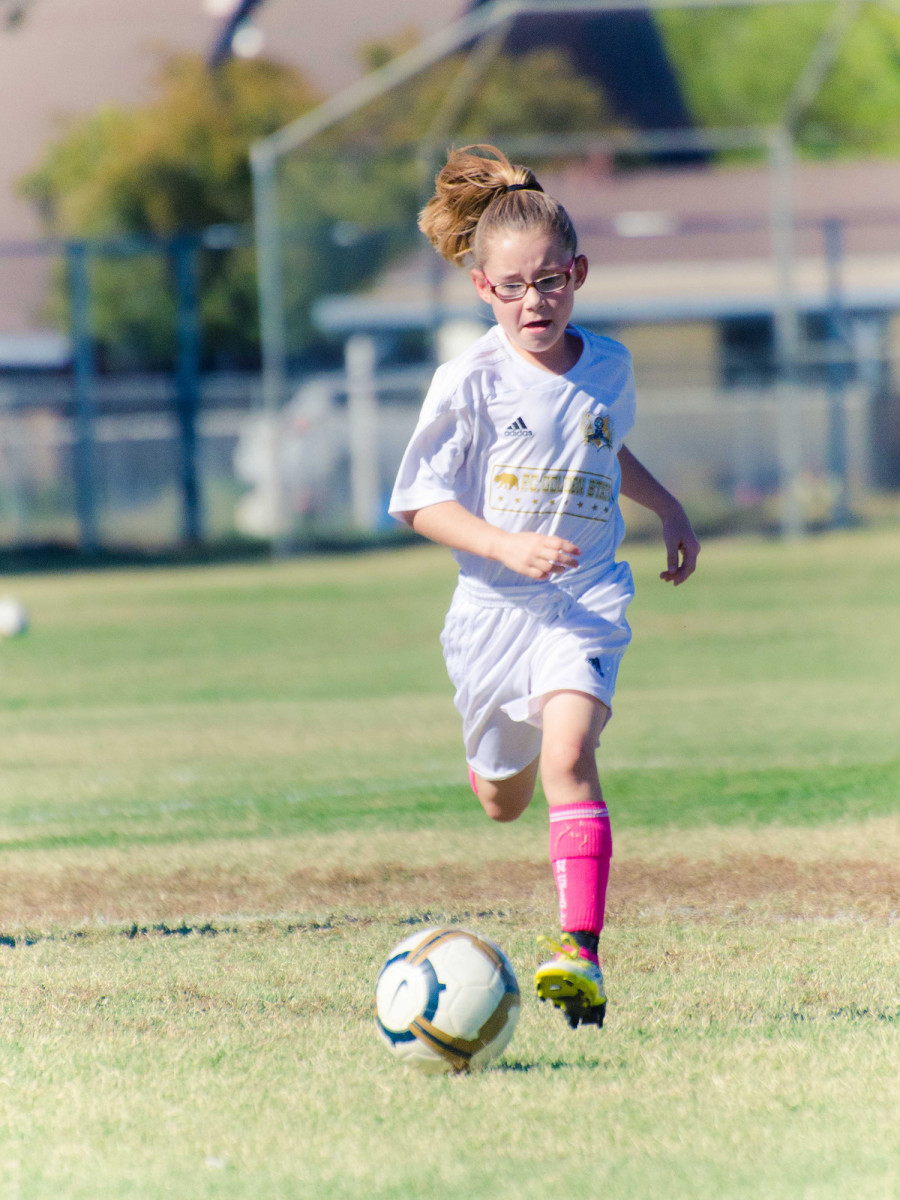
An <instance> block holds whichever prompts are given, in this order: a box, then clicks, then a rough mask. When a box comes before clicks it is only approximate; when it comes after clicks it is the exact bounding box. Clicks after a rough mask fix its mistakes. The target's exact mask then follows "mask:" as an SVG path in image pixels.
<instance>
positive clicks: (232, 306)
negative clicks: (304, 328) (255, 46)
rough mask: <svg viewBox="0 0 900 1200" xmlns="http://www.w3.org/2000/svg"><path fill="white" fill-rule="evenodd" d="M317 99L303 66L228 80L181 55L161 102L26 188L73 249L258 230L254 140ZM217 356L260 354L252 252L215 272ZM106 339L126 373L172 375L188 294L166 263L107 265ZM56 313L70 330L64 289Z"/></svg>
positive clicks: (100, 291)
mask: <svg viewBox="0 0 900 1200" xmlns="http://www.w3.org/2000/svg"><path fill="white" fill-rule="evenodd" d="M316 99H317V97H316V96H315V95H314V94H313V92H312V91H311V89H310V88H309V87H308V86H307V85H306V84H305V82H304V81H303V79H302V78H301V77H300V76H299V75H298V74H297V73H296V72H294V71H292V70H291V69H289V68H287V67H284V66H280V65H277V64H275V63H272V62H266V61H260V60H253V61H241V60H235V61H232V62H229V63H228V64H227V65H225V66H224V67H222V68H221V69H220V70H219V71H218V72H216V73H215V74H211V73H210V71H209V70H208V68H207V67H206V64H205V63H204V62H203V61H202V60H201V59H199V58H193V57H176V58H172V59H170V60H169V61H167V62H166V63H165V64H164V65H163V67H162V69H161V71H160V74H159V79H158V93H157V95H156V97H155V98H154V99H153V100H152V101H151V102H150V103H149V104H147V105H144V106H141V107H136V108H131V109H123V108H109V109H106V110H103V111H101V112H99V113H97V114H95V115H93V116H91V117H88V118H87V119H85V120H82V121H80V122H79V123H77V124H76V125H74V126H72V127H71V128H70V129H69V130H68V132H67V133H66V134H65V135H64V136H63V137H62V138H61V139H60V140H59V141H57V142H56V143H55V144H53V145H51V146H50V148H49V150H48V151H47V154H46V157H45V159H44V162H43V163H42V164H41V165H40V166H39V167H38V168H37V169H36V170H35V171H33V172H32V173H31V174H30V175H29V176H27V177H26V179H25V180H24V181H23V184H22V187H23V190H24V192H25V194H26V195H27V196H29V197H30V198H31V199H32V200H33V201H34V203H35V204H36V205H37V207H38V210H39V212H40V213H41V216H42V218H43V221H44V224H45V226H46V228H47V230H48V232H49V233H51V234H53V235H57V236H61V237H67V238H91V239H104V238H107V239H108V238H114V237H117V236H120V235H136V236H137V237H148V238H169V237H172V236H175V235H179V234H189V233H198V232H199V231H201V230H204V229H208V228H210V227H212V226H217V225H228V226H235V225H236V226H240V227H248V225H249V222H250V220H251V218H252V204H253V202H252V188H251V177H250V166H249V159H248V152H249V147H250V145H251V143H252V142H253V141H254V140H255V139H256V138H259V137H263V136H265V135H267V134H269V133H272V132H273V131H275V130H276V129H279V128H280V127H281V126H283V125H284V124H286V123H287V122H288V121H290V120H292V119H293V118H294V117H296V116H298V115H299V114H300V113H302V112H303V111H304V110H305V109H307V108H309V107H310V106H311V105H312V104H314V103H315V101H316ZM201 272H202V278H201V295H202V298H203V299H202V317H203V326H204V344H205V351H206V355H207V358H209V359H222V358H223V357H227V358H230V359H232V360H235V361H239V362H240V361H244V362H246V361H248V360H253V358H254V356H255V354H256V353H257V344H258V336H257V315H256V284H255V278H254V263H253V254H252V250H251V249H250V248H249V246H248V247H247V248H244V249H233V250H229V251H228V252H224V251H208V252H205V253H204V254H203V256H202V261H201ZM92 290H93V300H94V304H93V311H92V321H93V329H94V334H95V336H96V338H97V339H98V341H99V342H100V343H101V345H102V346H103V347H104V351H105V357H106V358H107V359H108V361H110V362H111V363H112V365H127V366H142V367H160V366H166V365H168V364H169V363H170V362H171V358H172V353H173V324H174V297H173V288H172V283H171V278H170V270H169V265H168V263H167V262H166V260H165V258H163V257H161V256H160V254H159V252H147V253H142V254H134V255H131V254H129V255H128V256H127V257H122V256H103V257H100V258H95V260H94V265H93V271H92ZM50 312H51V316H53V317H54V318H55V319H56V320H57V321H58V322H59V323H67V319H68V318H67V298H66V289H65V285H64V280H63V279H62V278H59V279H58V280H57V284H56V289H55V294H54V296H53V297H52V299H51V302H50Z"/></svg>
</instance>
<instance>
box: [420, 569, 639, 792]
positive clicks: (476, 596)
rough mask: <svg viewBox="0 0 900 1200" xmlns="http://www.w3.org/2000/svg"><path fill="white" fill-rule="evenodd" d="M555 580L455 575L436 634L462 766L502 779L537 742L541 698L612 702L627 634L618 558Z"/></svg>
mask: <svg viewBox="0 0 900 1200" xmlns="http://www.w3.org/2000/svg"><path fill="white" fill-rule="evenodd" d="M567 585H568V586H567V587H566V588H563V587H562V586H561V585H560V584H558V583H536V584H524V585H521V586H518V587H512V588H490V587H487V586H485V585H484V584H480V583H477V582H475V581H473V580H470V579H468V578H466V577H460V580H459V584H458V585H457V588H456V591H455V593H454V595H453V601H452V603H451V605H450V611H449V612H448V613H447V619H446V622H445V624H444V631H443V633H442V635H441V645H442V646H443V648H444V659H445V661H446V663H447V671H448V673H449V675H450V680H451V682H452V684H453V686H454V687H455V688H456V695H455V697H454V703H455V705H456V707H457V709H458V710H459V712H460V714H461V716H462V720H463V739H464V741H465V747H466V758H467V760H468V763H469V766H470V767H472V769H473V770H474V771H475V772H476V773H477V774H478V775H480V776H481V777H482V779H508V778H509V776H511V775H515V774H517V773H518V772H519V771H521V770H522V769H523V768H524V767H526V766H528V764H529V763H530V762H533V761H534V759H535V758H537V756H538V754H539V753H540V749H541V722H542V716H541V701H542V697H544V696H546V695H547V694H548V693H550V692H556V691H578V692H586V693H587V694H588V695H590V696H596V697H597V699H598V700H602V701H603V703H604V704H605V705H607V707H609V708H612V698H613V693H614V691H615V688H616V676H617V675H618V672H619V663H620V662H621V661H622V655H623V654H624V653H625V650H626V648H627V647H628V643H629V642H630V641H631V630H630V628H629V626H628V622H627V621H626V620H625V611H626V609H627V608H628V604H629V602H630V600H631V598H632V596H633V595H634V583H633V581H632V578H631V570H630V569H629V566H628V564H627V563H614V564H613V565H612V566H611V567H609V568H607V569H606V570H605V571H603V572H592V573H586V574H585V575H584V576H582V577H580V578H579V577H578V576H577V575H573V576H572V577H571V584H569V581H568V580H567Z"/></svg>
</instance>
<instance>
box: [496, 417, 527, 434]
mask: <svg viewBox="0 0 900 1200" xmlns="http://www.w3.org/2000/svg"><path fill="white" fill-rule="evenodd" d="M503 436H504V437H534V434H533V433H532V432H531V430H530V429H529V428H528V426H527V425H526V424H525V422H524V421H523V420H522V418H521V417H517V418H516V419H515V421H513V423H512V425H508V426H507V427H506V429H504V431H503Z"/></svg>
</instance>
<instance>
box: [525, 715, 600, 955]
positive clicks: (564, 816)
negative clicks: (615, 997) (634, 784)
mask: <svg viewBox="0 0 900 1200" xmlns="http://www.w3.org/2000/svg"><path fill="white" fill-rule="evenodd" d="M609 715H610V713H609V709H608V708H607V706H606V705H605V704H603V703H602V701H600V700H597V699H596V698H595V697H594V696H588V695H587V694H586V693H584V692H553V693H551V694H550V695H549V696H547V697H546V698H545V701H544V708H543V723H544V742H543V751H542V754H541V778H542V781H543V784H544V792H545V794H546V796H547V803H548V804H549V806H550V858H551V861H552V863H553V870H554V874H555V876H556V884H557V889H558V892H559V907H560V924H561V926H562V929H563V932H564V933H571V934H573V935H574V936H575V940H576V941H577V942H578V943H579V945H580V946H582V947H584V948H585V949H586V950H587V951H588V952H589V953H590V955H591V957H592V958H595V956H596V953H597V942H598V938H599V934H600V931H601V929H602V928H603V917H604V911H605V907H606V889H607V884H608V882H609V866H610V858H611V856H612V836H611V832H610V826H609V815H608V813H607V810H606V805H605V803H604V801H603V792H602V790H601V787H600V778H599V776H598V774H597V757H596V754H597V743H598V741H599V739H600V734H601V733H602V731H603V727H604V726H605V725H606V722H607V721H608V720H609Z"/></svg>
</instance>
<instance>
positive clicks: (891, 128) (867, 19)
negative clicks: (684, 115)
mask: <svg viewBox="0 0 900 1200" xmlns="http://www.w3.org/2000/svg"><path fill="white" fill-rule="evenodd" d="M833 12H834V6H833V5H832V4H824V3H823V4H812V5H803V6H800V5H779V4H773V5H771V6H764V7H762V8H751V9H737V8H736V9H722V10H718V11H716V10H712V11H705V10H699V9H696V10H685V9H680V10H679V9H668V10H662V11H660V12H658V13H657V14H656V20H657V22H658V24H659V26H660V29H661V30H662V33H663V37H664V39H665V43H666V46H667V49H668V51H669V53H670V55H671V57H672V60H673V62H674V64H675V68H676V71H677V73H678V76H679V79H680V81H681V85H682V87H683V89H684V91H685V95H686V98H687V102H688V107H689V109H690V111H691V113H692V115H693V117H694V119H695V121H696V122H697V123H698V124H700V125H709V126H714V127H727V126H732V125H739V126H740V125H767V124H777V123H778V122H779V121H780V120H781V119H782V116H783V113H784V109H785V105H786V103H787V101H788V99H789V97H790V96H791V93H792V91H793V88H794V86H795V85H796V83H797V81H798V80H799V79H800V77H801V75H802V73H803V70H804V67H805V66H806V64H807V62H808V61H809V59H810V56H811V54H812V53H813V50H814V48H815V46H816V44H817V43H818V41H819V39H820V37H821V36H822V34H823V32H824V31H825V29H826V27H827V25H828V22H829V21H830V19H831V17H832V14H833ZM898 114H900V14H898V13H896V12H890V11H887V10H886V9H885V8H883V7H880V6H875V5H868V6H866V7H864V8H862V9H861V10H860V12H859V15H858V17H857V19H856V22H855V23H854V24H853V26H852V28H851V29H850V31H849V33H848V36H847V38H846V41H845V42H844V44H843V45H842V46H841V47H840V50H839V53H838V55H837V59H836V61H835V63H834V64H833V66H832V67H831V69H830V70H829V72H828V73H827V75H826V77H825V79H824V81H823V83H822V87H821V89H820V91H819V93H818V95H816V96H815V97H812V98H811V103H810V106H809V109H808V110H807V111H806V112H805V113H804V114H802V117H801V121H800V126H799V130H798V135H799V139H800V146H801V149H802V150H805V151H807V152H809V153H822V152H830V153H845V154H846V153H858V152H860V151H865V152H878V153H892V154H895V153H897V151H898V150H900V115H898Z"/></svg>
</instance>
